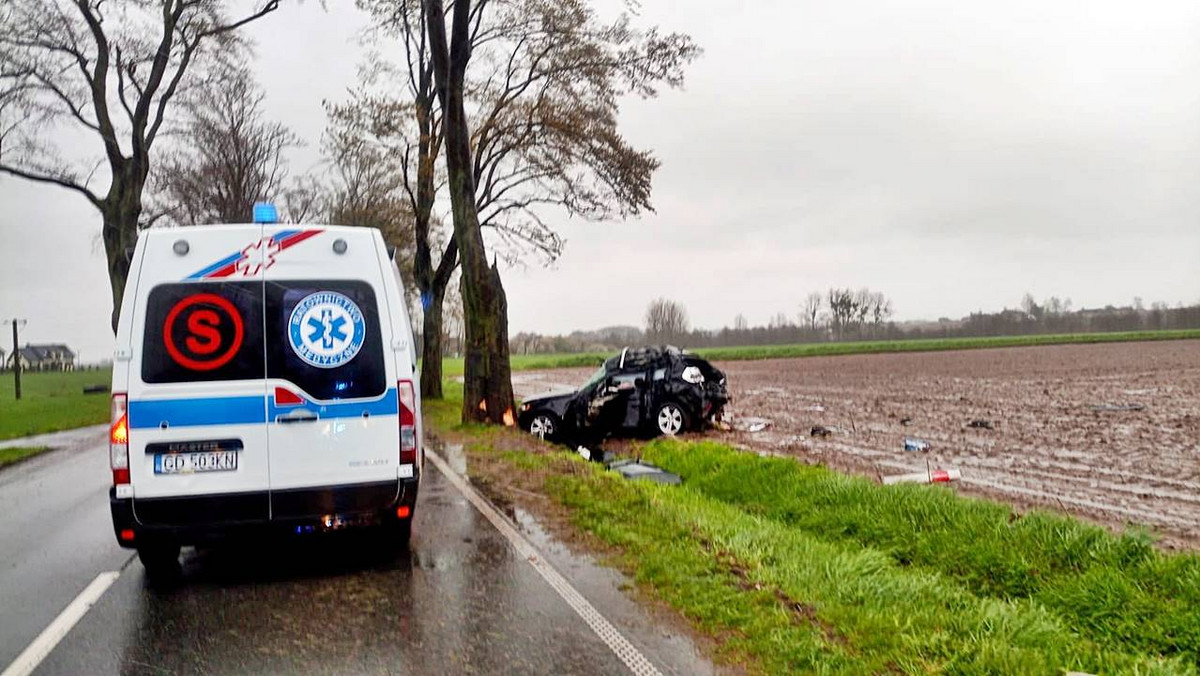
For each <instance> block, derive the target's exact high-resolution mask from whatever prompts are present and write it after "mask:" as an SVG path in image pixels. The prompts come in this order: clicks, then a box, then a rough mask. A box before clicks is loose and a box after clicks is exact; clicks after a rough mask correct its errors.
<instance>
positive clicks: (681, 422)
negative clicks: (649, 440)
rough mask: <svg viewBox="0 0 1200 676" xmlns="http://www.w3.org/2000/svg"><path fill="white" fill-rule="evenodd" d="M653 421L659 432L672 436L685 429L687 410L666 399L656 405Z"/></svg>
mask: <svg viewBox="0 0 1200 676" xmlns="http://www.w3.org/2000/svg"><path fill="white" fill-rule="evenodd" d="M654 421H655V426H656V427H657V429H658V432H659V433H660V434H663V435H665V436H668V437H673V436H675V435H676V434H679V433H680V432H682V431H684V430H685V429H687V422H688V421H687V412H685V411H684V410H683V408H682V407H680V406H679V404H676V403H675V402H673V401H668V402H666V403H664V404H662V405H660V406H659V407H658V413H657V414H655V416H654Z"/></svg>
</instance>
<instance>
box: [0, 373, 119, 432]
mask: <svg viewBox="0 0 1200 676" xmlns="http://www.w3.org/2000/svg"><path fill="white" fill-rule="evenodd" d="M110 382H112V372H111V371H110V370H108V369H104V370H100V371H69V372H66V373H32V372H31V373H23V374H21V400H20V401H17V400H16V399H15V398H14V397H13V394H14V393H13V387H12V373H3V374H0V439H15V438H17V437H25V436H29V435H32V434H43V433H46V432H58V431H60V430H69V429H73V428H76V427H83V426H85V425H96V424H99V423H102V422H104V421H106V420H108V408H109V397H108V395H107V394H105V393H100V394H84V393H83V387H84V386H85V385H108V384H109V383H110Z"/></svg>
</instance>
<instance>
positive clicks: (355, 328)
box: [265, 280, 388, 400]
mask: <svg viewBox="0 0 1200 676" xmlns="http://www.w3.org/2000/svg"><path fill="white" fill-rule="evenodd" d="M265 335H266V345H267V376H268V377H270V378H282V379H284V380H288V381H290V382H291V383H293V384H294V385H296V386H297V387H299V388H300V389H301V390H303V391H304V392H305V393H306V394H307V395H308V396H310V397H312V398H314V399H319V400H332V399H358V398H366V397H378V396H380V395H382V394H384V393H385V392H386V391H387V388H388V383H387V371H386V369H385V365H384V361H383V354H384V353H383V342H382V339H381V337H380V322H379V307H378V305H377V304H376V298H375V292H374V291H373V290H372V289H371V285H370V284H367V283H366V282H359V281H345V280H336V281H335V280H323V281H316V280H301V281H279V282H275V281H272V282H268V283H267V285H266V334H265Z"/></svg>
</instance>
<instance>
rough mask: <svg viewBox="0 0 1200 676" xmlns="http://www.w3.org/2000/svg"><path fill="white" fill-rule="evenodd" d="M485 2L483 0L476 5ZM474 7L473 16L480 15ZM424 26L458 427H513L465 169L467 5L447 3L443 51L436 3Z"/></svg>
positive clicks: (494, 279)
mask: <svg viewBox="0 0 1200 676" xmlns="http://www.w3.org/2000/svg"><path fill="white" fill-rule="evenodd" d="M478 1H479V2H481V3H482V2H485V1H486V0H478ZM482 9H483V8H482V7H476V9H475V11H477V12H478V11H482ZM425 13H426V26H427V27H428V31H429V43H430V48H431V50H430V51H431V55H432V60H433V67H434V68H433V70H434V77H435V81H436V83H437V90H438V97H439V98H440V100H441V102H442V114H443V135H444V138H445V141H444V142H445V153H446V170H447V174H448V178H449V186H448V187H449V190H450V204H451V208H452V210H453V214H454V240H455V243H456V244H457V246H458V250H459V255H460V256H461V258H462V279H461V282H460V285H461V287H462V296H463V314H464V315H465V323H466V346H465V350H464V352H465V355H466V365H465V374H464V383H463V409H462V420H463V422H487V423H495V424H505V425H512V424H514V420H515V416H514V413H513V394H512V378H511V372H510V366H509V354H508V300H507V298H506V297H505V295H504V286H503V284H502V283H501V281H500V272H499V270H498V269H497V267H496V265H495V264H493V265H492V266H490V267H489V266H488V263H487V252H486V251H485V249H484V245H483V233H482V232H481V231H480V227H479V212H478V210H477V208H476V203H475V179H474V175H473V172H472V162H471V134H470V128H469V126H468V122H467V116H466V109H465V107H464V105H463V82H464V78H465V75H466V68H467V63H468V62H469V61H470V58H471V44H470V28H469V25H468V23H469V20H470V17H471V2H469V1H468V0H457V1H456V2H455V3H454V24H453V28H452V30H453V35H452V36H451V38H450V43H449V45H447V39H446V38H447V36H446V16H445V13H444V9H443V4H442V0H425Z"/></svg>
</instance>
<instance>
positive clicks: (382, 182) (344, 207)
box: [322, 116, 416, 302]
mask: <svg viewBox="0 0 1200 676" xmlns="http://www.w3.org/2000/svg"><path fill="white" fill-rule="evenodd" d="M361 122H362V120H361V119H359V118H354V117H340V116H331V124H330V126H329V128H328V129H327V130H326V133H325V139H324V143H323V144H322V146H323V151H324V154H325V156H326V159H327V160H328V162H329V164H330V174H331V178H330V182H329V185H328V187H327V188H325V189H324V204H323V207H324V212H325V220H327V221H328V222H330V223H334V224H340V225H360V226H368V227H373V228H377V229H378V230H379V231H380V232H381V233H382V234H383V238H384V240H385V241H386V242H387V243H388V245H389V246H391V247H393V250H394V251H395V255H396V263H397V266H398V267H399V268H400V274H401V276H402V277H403V278H404V281H405V288H406V289H413V288H414V284H413V282H414V279H413V277H414V275H413V253H414V250H415V248H416V241H415V239H416V233H415V228H414V223H415V219H414V215H413V212H412V208H411V205H410V203H409V201H408V199H407V196H406V195H405V190H404V185H403V173H402V171H401V170H400V166H399V165H400V160H399V159H398V158H397V157H396V156H395V155H394V154H393V153H392V152H391V150H390V148H388V147H386V146H385V145H382V144H380V143H378V142H377V141H376V140H375V138H374V137H373V136H372V135H371V134H369V133H367V130H365V129H364V128H363V127H362V126H361V124H360V123H361ZM408 300H409V301H410V302H411V301H412V300H415V298H409V299H408Z"/></svg>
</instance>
